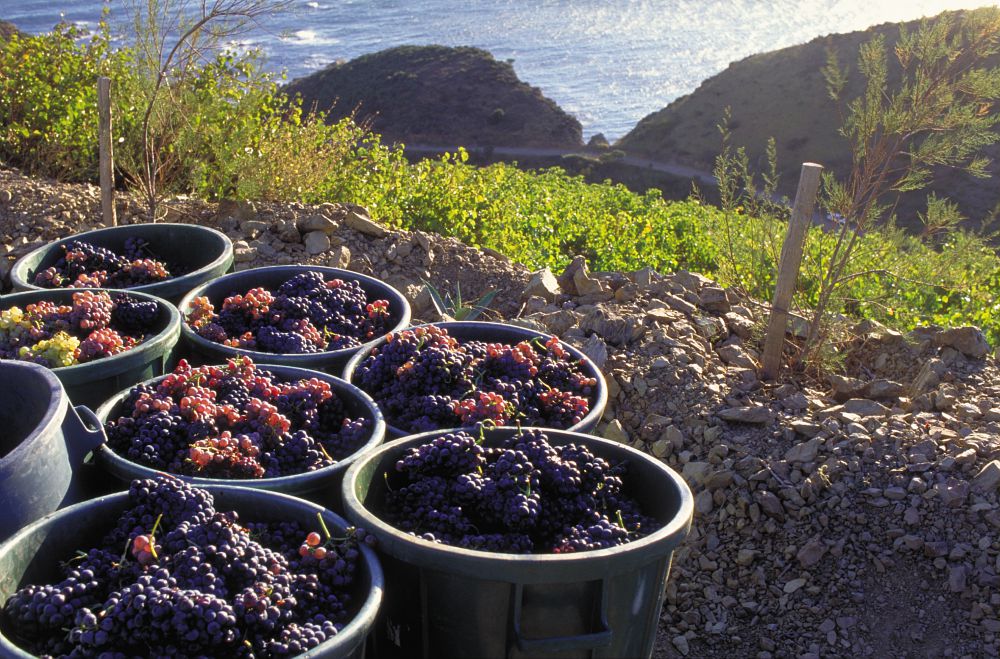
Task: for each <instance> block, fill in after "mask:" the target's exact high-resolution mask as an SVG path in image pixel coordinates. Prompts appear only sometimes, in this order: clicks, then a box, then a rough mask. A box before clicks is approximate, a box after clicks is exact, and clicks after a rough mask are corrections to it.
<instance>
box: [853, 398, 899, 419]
mask: <svg viewBox="0 0 1000 659" xmlns="http://www.w3.org/2000/svg"><path fill="white" fill-rule="evenodd" d="M843 411H844V412H847V413H848V414H857V415H858V416H885V415H886V414H888V413H889V408H888V407H886V406H885V405H882V404H881V403H878V402H875V401H874V400H869V399H867V398H852V399H850V400H848V401H847V402H846V403H844V405H843Z"/></svg>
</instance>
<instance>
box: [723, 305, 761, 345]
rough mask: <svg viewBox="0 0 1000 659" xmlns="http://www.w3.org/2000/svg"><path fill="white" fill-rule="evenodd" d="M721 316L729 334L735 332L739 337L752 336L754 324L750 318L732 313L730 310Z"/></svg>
mask: <svg viewBox="0 0 1000 659" xmlns="http://www.w3.org/2000/svg"><path fill="white" fill-rule="evenodd" d="M722 318H723V320H725V321H726V327H728V328H729V332H730V333H731V334H735V335H736V336H738V337H740V338H741V339H749V338H750V337H752V336H753V332H754V327H755V324H754V322H753V320H751V319H750V318H747V317H746V316H741V315H740V314H738V313H733V312H732V311H730V312H729V313H727V314H726V315H724V316H723V317H722Z"/></svg>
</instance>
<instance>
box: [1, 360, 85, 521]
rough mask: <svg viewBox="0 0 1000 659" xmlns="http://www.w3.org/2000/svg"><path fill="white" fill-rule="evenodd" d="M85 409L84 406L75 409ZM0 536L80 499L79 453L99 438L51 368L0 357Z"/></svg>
mask: <svg viewBox="0 0 1000 659" xmlns="http://www.w3.org/2000/svg"><path fill="white" fill-rule="evenodd" d="M81 409H82V410H83V411H84V412H85V416H86V411H87V410H86V409H85V408H81ZM0 428H3V432H2V433H0V541H2V540H4V539H6V538H7V537H8V536H10V535H11V534H13V533H14V532H15V531H17V530H19V529H21V528H24V527H25V526H26V525H27V524H29V523H30V522H33V521H35V520H36V519H38V518H39V517H42V516H43V515H46V514H48V513H51V512H53V511H54V510H57V509H58V508H62V507H64V506H67V505H70V504H73V503H76V502H78V501H82V500H83V499H84V498H86V487H85V485H86V474H87V472H88V470H89V471H92V470H93V469H94V467H91V466H86V465H84V458H85V457H86V455H87V453H88V452H90V451H91V450H92V449H94V448H96V447H97V446H99V445H100V444H101V443H102V442H103V441H104V432H103V431H102V430H101V429H99V428H98V429H90V428H88V427H87V426H86V425H84V423H83V421H82V420H81V418H80V416H79V415H78V413H77V410H75V409H74V408H73V407H72V406H71V405H70V404H69V397H68V396H67V395H66V390H65V389H64V388H63V386H62V383H60V382H59V379H58V378H56V376H55V375H53V373H52V371H50V370H49V369H47V368H45V367H44V366H39V365H38V364H31V363H28V362H19V361H13V360H2V361H0Z"/></svg>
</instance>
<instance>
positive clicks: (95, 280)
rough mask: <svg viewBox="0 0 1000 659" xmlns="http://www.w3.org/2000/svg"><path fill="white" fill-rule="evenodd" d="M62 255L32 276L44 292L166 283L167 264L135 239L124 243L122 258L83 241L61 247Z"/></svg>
mask: <svg viewBox="0 0 1000 659" xmlns="http://www.w3.org/2000/svg"><path fill="white" fill-rule="evenodd" d="M61 249H62V255H61V256H60V257H59V260H57V261H56V262H55V263H54V264H53V265H52V266H50V267H48V268H45V269H44V270H39V271H38V272H37V273H35V279H34V282H35V284H36V285H37V286H41V287H43V288H99V287H107V288H132V287H134V286H144V285H146V284H153V283H156V282H160V281H166V280H167V279H170V278H171V277H173V276H176V275H175V274H171V272H170V269H168V267H167V264H166V263H164V262H163V261H158V260H156V258H154V256H155V255H154V254H153V253H152V251H151V250H150V249H149V243H148V241H146V240H143V239H142V238H138V237H134V236H133V237H130V238H127V239H126V240H125V246H124V250H123V253H122V254H118V253H116V252H114V251H112V250H110V249H107V248H106V247H97V246H96V245H92V244H91V243H88V242H85V241H82V240H73V241H70V242H68V243H66V244H65V245H62V246H61Z"/></svg>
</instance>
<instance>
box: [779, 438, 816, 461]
mask: <svg viewBox="0 0 1000 659" xmlns="http://www.w3.org/2000/svg"><path fill="white" fill-rule="evenodd" d="M820 442H821V440H820V438H819V437H813V438H812V439H810V440H808V441H805V442H799V443H798V444H796V445H795V446H793V447H792V448H790V449H788V450H787V451H786V452H785V461H786V462H812V461H813V460H815V459H816V454H817V453H819V446H820Z"/></svg>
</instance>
